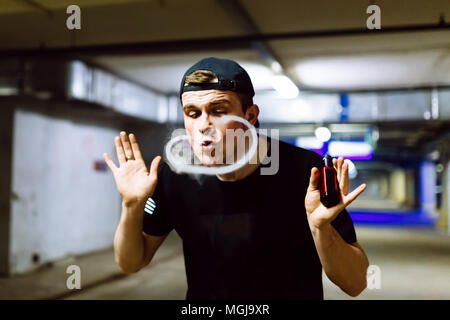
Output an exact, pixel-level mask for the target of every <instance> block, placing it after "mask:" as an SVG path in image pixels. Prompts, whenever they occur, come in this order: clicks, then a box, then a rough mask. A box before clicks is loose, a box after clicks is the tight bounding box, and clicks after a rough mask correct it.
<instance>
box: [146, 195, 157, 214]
mask: <svg viewBox="0 0 450 320" xmlns="http://www.w3.org/2000/svg"><path fill="white" fill-rule="evenodd" d="M155 208H156V203H155V200H153V199H152V198H148V200H147V202H146V203H145V208H144V211H145V212H147V213H148V214H153V211H155Z"/></svg>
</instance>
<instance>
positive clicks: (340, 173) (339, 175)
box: [336, 157, 344, 178]
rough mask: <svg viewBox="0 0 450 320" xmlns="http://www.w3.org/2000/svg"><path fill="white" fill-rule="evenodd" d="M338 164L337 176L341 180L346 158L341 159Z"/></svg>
mask: <svg viewBox="0 0 450 320" xmlns="http://www.w3.org/2000/svg"><path fill="white" fill-rule="evenodd" d="M336 163H337V174H338V177H339V178H342V164H343V163H344V158H342V157H339V158H338V159H337V161H336Z"/></svg>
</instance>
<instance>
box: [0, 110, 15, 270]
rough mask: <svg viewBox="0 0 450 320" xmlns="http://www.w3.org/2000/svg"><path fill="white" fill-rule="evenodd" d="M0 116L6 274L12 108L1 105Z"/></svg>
mask: <svg viewBox="0 0 450 320" xmlns="http://www.w3.org/2000/svg"><path fill="white" fill-rule="evenodd" d="M1 108H2V110H1V117H0V154H1V155H2V156H1V157H0V275H8V273H9V268H8V263H9V243H10V242H9V240H10V230H9V226H10V202H11V158H12V123H13V109H12V108H11V107H10V106H9V105H8V104H7V103H2V105H1Z"/></svg>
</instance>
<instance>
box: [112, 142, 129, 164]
mask: <svg viewBox="0 0 450 320" xmlns="http://www.w3.org/2000/svg"><path fill="white" fill-rule="evenodd" d="M114 143H115V145H116V153H117V159H118V160H119V165H121V164H123V163H125V162H127V158H126V157H125V151H124V150H123V146H122V141H121V140H120V137H115V138H114Z"/></svg>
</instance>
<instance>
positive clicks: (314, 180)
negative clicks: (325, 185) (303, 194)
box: [308, 167, 320, 191]
mask: <svg viewBox="0 0 450 320" xmlns="http://www.w3.org/2000/svg"><path fill="white" fill-rule="evenodd" d="M319 178H320V172H319V169H317V168H316V167H314V168H312V169H311V176H310V178H309V187H308V190H309V191H315V190H318V189H319Z"/></svg>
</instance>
